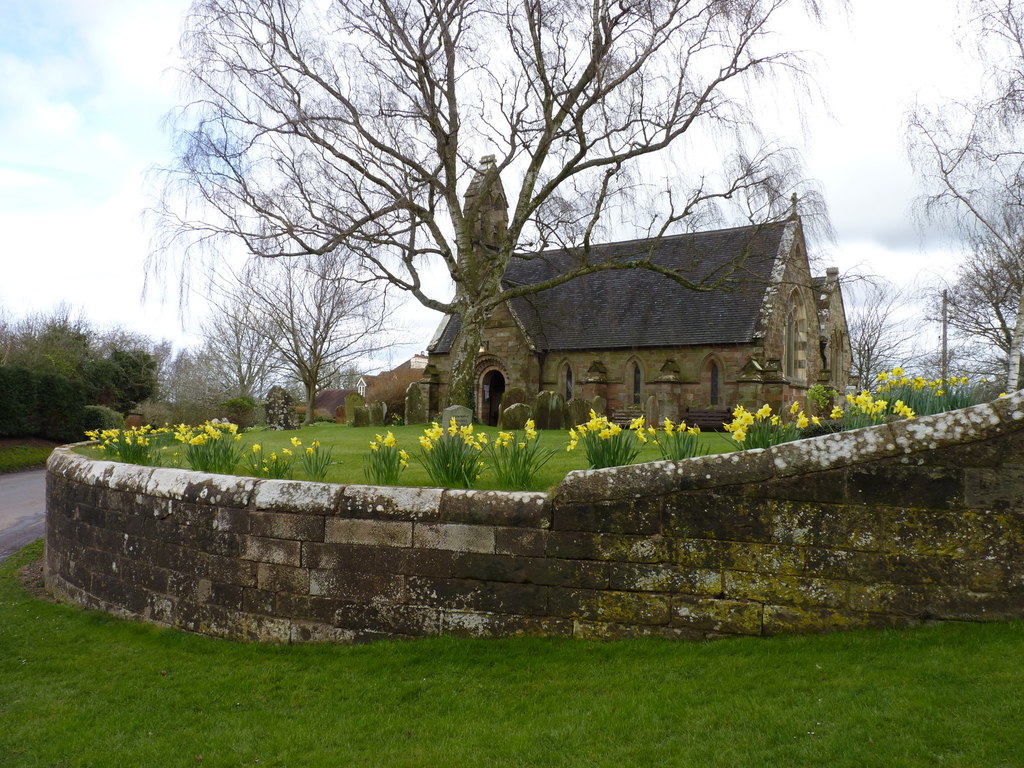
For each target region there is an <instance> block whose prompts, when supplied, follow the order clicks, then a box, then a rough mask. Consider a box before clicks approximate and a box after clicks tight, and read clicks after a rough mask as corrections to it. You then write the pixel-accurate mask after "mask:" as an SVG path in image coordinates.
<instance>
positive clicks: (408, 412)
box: [405, 381, 427, 424]
mask: <svg viewBox="0 0 1024 768" xmlns="http://www.w3.org/2000/svg"><path fill="white" fill-rule="evenodd" d="M405 423H406V424H426V423H427V408H426V404H425V403H424V402H423V390H422V389H420V385H419V384H418V383H417V382H415V381H414V382H413V383H412V384H410V385H409V387H408V389H406V390H405Z"/></svg>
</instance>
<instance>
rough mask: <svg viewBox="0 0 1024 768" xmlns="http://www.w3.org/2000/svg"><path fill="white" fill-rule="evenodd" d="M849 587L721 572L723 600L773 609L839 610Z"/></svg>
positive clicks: (823, 581) (806, 579) (833, 582)
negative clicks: (798, 607)
mask: <svg viewBox="0 0 1024 768" xmlns="http://www.w3.org/2000/svg"><path fill="white" fill-rule="evenodd" d="M848 588H849V583H848V582H845V581H838V580H833V579H819V578H811V577H804V576H790V575H788V574H763V573H750V572H748V571H731V570H726V571H724V572H723V591H724V596H725V597H727V598H730V599H734V600H755V601H757V602H759V603H771V604H773V605H796V606H817V607H822V606H824V607H830V608H842V607H845V606H846V605H847V597H848Z"/></svg>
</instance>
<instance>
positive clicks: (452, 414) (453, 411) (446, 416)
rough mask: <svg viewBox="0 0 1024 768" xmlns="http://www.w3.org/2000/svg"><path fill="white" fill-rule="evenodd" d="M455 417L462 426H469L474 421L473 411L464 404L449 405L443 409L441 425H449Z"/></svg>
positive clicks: (456, 421)
mask: <svg viewBox="0 0 1024 768" xmlns="http://www.w3.org/2000/svg"><path fill="white" fill-rule="evenodd" d="M452 419H455V423H456V424H457V425H458V426H460V427H468V426H469V425H470V424H472V423H473V412H472V411H471V410H469V408H467V407H466V406H464V405H449V406H448V407H447V408H445V409H444V410H443V411H441V426H442V427H447V426H448V425H449V424H451V423H452Z"/></svg>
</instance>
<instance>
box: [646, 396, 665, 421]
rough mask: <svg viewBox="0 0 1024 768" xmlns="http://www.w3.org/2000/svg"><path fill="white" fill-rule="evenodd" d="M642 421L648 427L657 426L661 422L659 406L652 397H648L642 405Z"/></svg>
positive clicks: (656, 399)
mask: <svg viewBox="0 0 1024 768" xmlns="http://www.w3.org/2000/svg"><path fill="white" fill-rule="evenodd" d="M644 419H645V420H646V422H647V424H648V425H657V424H658V422H660V421H661V404H660V403H659V402H658V398H656V397H655V396H654V395H649V396H648V397H647V401H646V402H645V403H644Z"/></svg>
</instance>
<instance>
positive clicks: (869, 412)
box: [829, 389, 916, 430]
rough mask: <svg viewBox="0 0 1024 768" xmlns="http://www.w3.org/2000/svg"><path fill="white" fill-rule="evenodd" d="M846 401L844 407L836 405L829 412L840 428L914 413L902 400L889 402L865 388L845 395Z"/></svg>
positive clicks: (866, 424)
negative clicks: (857, 392) (853, 393)
mask: <svg viewBox="0 0 1024 768" xmlns="http://www.w3.org/2000/svg"><path fill="white" fill-rule="evenodd" d="M846 403H847V407H846V408H840V407H839V406H838V405H837V406H836V407H834V408H833V409H832V413H830V414H829V418H830V419H833V420H835V421H838V422H839V425H840V429H842V430H847V429H860V428H861V427H870V426H872V425H873V424H884V423H885V422H887V421H889V420H891V419H893V418H897V419H912V418H914V416H915V415H916V414H915V413H914V409H913V408H911V407H910V406H908V405H907V404H906V403H904V402H903V401H902V400H896V401H895V402H892V403H890V401H888V400H884V399H882V398H880V397H878V398H876V397H874V396H873V395H872V394H871V393H870V392H868V391H867V390H866V389H865V390H862V391H861V393H860V394H859V395H847V396H846Z"/></svg>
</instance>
